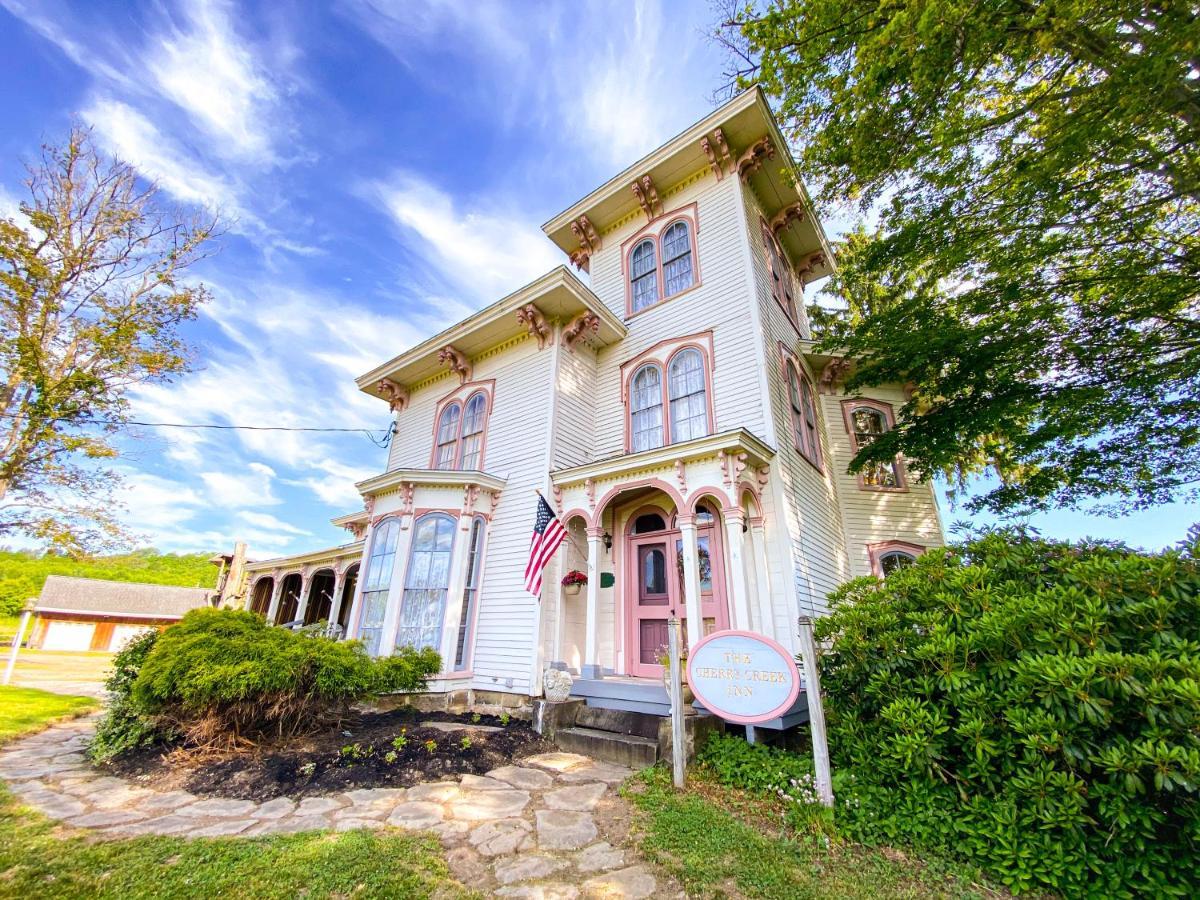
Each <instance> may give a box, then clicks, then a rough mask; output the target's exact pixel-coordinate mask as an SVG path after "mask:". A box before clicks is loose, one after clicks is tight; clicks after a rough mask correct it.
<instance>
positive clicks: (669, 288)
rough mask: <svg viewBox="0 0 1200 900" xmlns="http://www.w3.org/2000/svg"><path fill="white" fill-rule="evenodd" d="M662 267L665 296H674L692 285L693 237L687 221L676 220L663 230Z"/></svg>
mask: <svg viewBox="0 0 1200 900" xmlns="http://www.w3.org/2000/svg"><path fill="white" fill-rule="evenodd" d="M662 267H663V294H664V296H667V297H670V296H673V295H675V294H678V293H679V292H680V291H683V290H686V289H687V288H690V287H691V286H692V282H693V280H694V278H693V276H692V239H691V236H690V235H689V234H688V226H687V222H684V221H679V222H676V223H674V224H673V225H672V226H671V227H670V228H668V229H667V230H666V231H664V232H663V234H662Z"/></svg>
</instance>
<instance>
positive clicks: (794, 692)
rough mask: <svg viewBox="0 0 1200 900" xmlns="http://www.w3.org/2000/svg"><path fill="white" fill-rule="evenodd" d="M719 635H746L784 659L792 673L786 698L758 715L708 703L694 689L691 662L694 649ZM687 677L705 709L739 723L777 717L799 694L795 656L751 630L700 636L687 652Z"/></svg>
mask: <svg viewBox="0 0 1200 900" xmlns="http://www.w3.org/2000/svg"><path fill="white" fill-rule="evenodd" d="M720 637H746V638H750V639H751V640H754V641H758V642H760V643H763V644H766V645H767V646H768V647H770V648H771V649H772V650H773V651H774V652H775V653H776V654H777V655H778V656H779V658H780V659H782V660H783V661H784V664H785V668H787V669H788V670H790V671H791V673H792V689H791V690H790V691H789V692H788V696H787V699H786V700H785V701H784V702H783V703H781V704H779V705H778V706H777V707H775V708H774V709H773V710H771V711H770V712H768V713H763V714H762V715H758V716H736V715H730V714H720V713H718V712H717V707H718V705H719V704H713V703H710V702H709V701H708V699H707V698H706V697H705V696H704V695H703V694H702V693H701V692H700V691H698V690H696V682H695V681H694V680H693V678H692V664H693V663H694V662H695V661H696V651H698V650H699V649H700V648H701V647H703V646H704V645H705V644H707V643H708V642H709V641H713V640H716V639H717V638H720ZM687 677H688V684H689V685H691V688H692V692H693V693H694V694H695V695H696V696H697V697H699V698H700V702H701V703H703V704H704V708H705V709H707V710H708V711H709V712H711V713H712V714H713V715H714V716H717V717H718V718H720V719H724V720H725V721H727V722H736V723H737V724H739V725H757V724H758V723H759V722H769V721H770V720H771V719H777V718H779V717H780V716H782V715H783V714H784V713H785V712H787V711H788V710H789V709H791V708H792V704H793V703H795V702H796V698H797V697H799V696H800V670H799V669H798V668H796V658H795V657H794V656H792V654H791V653H789V652H788V651H787V649H785V648H784V646H783V645H782V644H780V643H779V642H778V641H776V640H774V639H772V638H769V637H767V636H766V635H765V634H755V633H754V632H752V631H737V630H735V629H728V630H726V631H714V632H713V633H712V634H710V635H707V636H705V637H703V638H701V639H700V640H699V641H697V642H696V646H694V647H692V648H691V650H690V651H689V652H688V664H687Z"/></svg>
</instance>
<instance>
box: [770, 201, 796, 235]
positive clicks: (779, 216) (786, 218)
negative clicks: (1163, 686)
mask: <svg viewBox="0 0 1200 900" xmlns="http://www.w3.org/2000/svg"><path fill="white" fill-rule="evenodd" d="M803 221H804V204H803V203H793V204H792V205H791V206H785V207H784V208H783V209H781V210H780V211H779V212H777V213H776V214H775V216H774V217H773V218H772V219H771V234H773V235H775V237H779V233H780V232H781V231H783V230H784V229H785V228H787V227H788V226H790V225H791V224H792V223H793V222H796V223H800V222H803Z"/></svg>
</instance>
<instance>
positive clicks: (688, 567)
mask: <svg viewBox="0 0 1200 900" xmlns="http://www.w3.org/2000/svg"><path fill="white" fill-rule="evenodd" d="M675 523H676V524H677V525H678V526H679V537H680V539H681V540H680V543H681V544H682V545H683V607H684V611H685V612H686V613H687V644H688V646H689V647H694V646H695V645H696V642H697V641H699V640H700V639H701V638H702V637H704V615H703V614H702V613H701V612H700V546H699V544H698V543H697V541H696V519H695V518H694V517H693V516H685V515H680V516H677V517H676V519H675Z"/></svg>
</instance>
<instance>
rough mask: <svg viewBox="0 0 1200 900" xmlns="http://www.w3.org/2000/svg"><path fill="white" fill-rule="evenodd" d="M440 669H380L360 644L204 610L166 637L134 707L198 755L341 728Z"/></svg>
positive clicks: (428, 657) (426, 665) (404, 660)
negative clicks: (365, 707)
mask: <svg viewBox="0 0 1200 900" xmlns="http://www.w3.org/2000/svg"><path fill="white" fill-rule="evenodd" d="M440 665H441V661H440V659H439V657H438V655H437V654H436V653H432V652H429V651H425V652H415V651H401V652H400V653H398V654H397V655H396V656H394V657H390V658H385V659H382V660H379V661H376V660H373V659H371V658H370V657H369V656H367V654H366V652H365V651H364V650H363V647H362V645H361V644H360V643H358V642H357V641H334V640H331V639H329V638H326V637H319V636H311V635H307V634H295V633H293V632H291V631H289V630H287V629H284V628H273V627H270V626H268V625H267V624H266V622H265V621H264V620H263V618H262V617H261V616H259V615H256V614H254V613H249V612H242V611H235V610H215V609H198V610H193V611H192V612H189V613H188V614H187V615H186V616H184V617H183V619H182V620H181V621H180V622H179V623H178V624H177V625H174V626H172V627H171V628H168V629H167V630H166V631H164V632H163V634H162V636H161V637H160V638H159V640H158V644H157V646H155V648H154V650H153V651H152V652H151V653H150V655H149V657H148V658H147V659H146V661H145V664H144V665H143V666H142V670H141V672H140V673H139V675H138V677H137V680H136V681H135V682H134V685H133V694H132V697H133V701H134V703H135V704H136V705H137V707H138V708H139V709H140V710H143V711H144V712H145V713H147V714H149V715H153V716H155V717H156V719H157V720H159V721H162V722H165V723H168V724H170V725H172V726H174V727H176V728H178V729H179V730H180V731H182V732H183V734H184V736H185V737H186V739H187V741H188V742H189V743H190V744H192V745H196V746H212V747H233V746H237V745H239V744H242V743H245V742H246V741H254V740H257V739H259V738H262V737H268V736H284V735H293V734H298V733H300V732H303V731H307V730H310V729H313V728H316V727H320V726H323V725H326V724H330V723H332V722H335V721H338V720H339V719H341V718H342V717H344V716H345V715H346V713H347V712H348V707H349V705H350V704H351V703H353V702H354V701H357V700H361V699H363V698H366V697H369V696H371V695H373V694H376V693H379V692H381V691H392V690H407V691H412V690H420V689H421V688H422V687H424V685H425V680H426V678H427V677H428V676H430V675H432V674H434V673H436V672H437V671H438V669H439V668H440Z"/></svg>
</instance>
